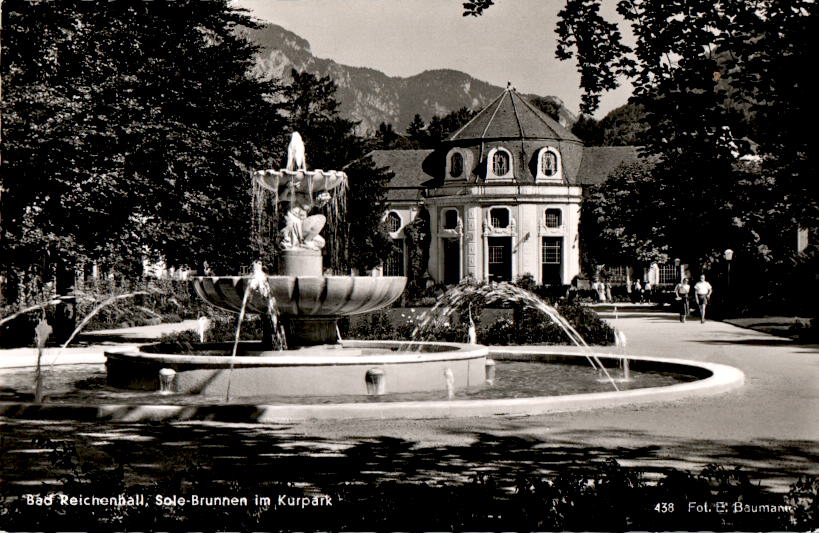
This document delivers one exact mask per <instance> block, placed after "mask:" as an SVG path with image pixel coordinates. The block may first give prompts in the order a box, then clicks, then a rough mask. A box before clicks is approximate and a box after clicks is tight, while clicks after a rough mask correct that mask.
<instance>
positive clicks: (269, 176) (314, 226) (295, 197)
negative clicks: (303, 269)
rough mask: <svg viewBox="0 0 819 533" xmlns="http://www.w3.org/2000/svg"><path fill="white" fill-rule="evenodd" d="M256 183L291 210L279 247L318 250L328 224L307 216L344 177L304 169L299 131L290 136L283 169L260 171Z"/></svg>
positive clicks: (342, 174) (303, 154)
mask: <svg viewBox="0 0 819 533" xmlns="http://www.w3.org/2000/svg"><path fill="white" fill-rule="evenodd" d="M256 180H257V182H258V183H260V184H261V185H262V186H263V187H265V188H267V189H269V190H272V191H274V193H275V194H276V202H277V203H278V202H279V201H287V202H289V203H290V208H289V210H288V211H287V215H286V216H285V227H284V228H283V229H282V230H281V232H280V233H281V235H282V246H283V247H284V248H285V249H286V250H290V249H298V248H301V249H308V250H321V249H322V248H323V247H324V244H325V241H324V238H323V237H322V236H321V235H319V233H320V232H321V230H322V228H324V225H325V224H326V222H327V218H326V217H325V216H324V215H311V216H308V213H309V212H310V210H311V209H312V208H314V207H323V206H325V205H326V204H327V203H328V202H329V201H330V200H331V199H332V196H331V194H330V191H332V190H334V189H336V188H339V187H343V186H346V184H347V175H346V174H345V173H344V172H339V171H335V170H330V171H323V170H307V158H306V156H305V149H304V141H303V140H302V138H301V135H299V133H298V132H295V131H294V132H293V133H292V134H291V135H290V144H289V145H288V146H287V165H286V167H285V168H284V169H282V170H262V171H258V172H257V173H256Z"/></svg>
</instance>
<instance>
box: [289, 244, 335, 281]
mask: <svg viewBox="0 0 819 533" xmlns="http://www.w3.org/2000/svg"><path fill="white" fill-rule="evenodd" d="M323 273H324V268H323V263H322V259H321V250H309V249H307V248H290V249H288V250H282V252H281V255H280V256H279V274H281V275H282V276H316V277H320V276H321V275H322V274H323Z"/></svg>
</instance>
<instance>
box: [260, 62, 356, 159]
mask: <svg viewBox="0 0 819 533" xmlns="http://www.w3.org/2000/svg"><path fill="white" fill-rule="evenodd" d="M290 75H291V78H292V80H293V81H292V82H291V83H290V84H289V85H287V86H286V87H285V88H284V91H283V97H284V103H283V106H282V113H283V115H284V117H285V120H286V123H287V126H286V127H285V128H284V129H283V131H282V135H281V137H280V140H279V142H280V143H282V145H283V146H286V145H287V143H288V140H289V133H290V132H291V131H298V132H299V133H300V134H301V136H302V138H303V139H304V145H305V148H306V151H307V165H308V166H309V168H313V169H340V168H341V167H343V166H344V165H346V164H347V163H349V162H350V161H353V160H355V159H358V158H359V157H361V156H362V154H363V153H364V152H365V145H364V140H363V139H361V138H360V137H358V136H357V135H356V134H355V127H356V125H357V123H356V122H353V121H352V120H348V119H345V118H342V117H341V115H339V107H340V105H341V104H340V103H339V101H338V100H337V99H336V91H337V90H338V87H337V86H336V84H335V82H334V81H333V80H332V79H331V78H330V77H329V76H324V77H318V76H316V75H314V74H311V73H309V72H298V71H297V70H295V69H293V70H292V71H291V74H290ZM281 163H282V164H283V163H284V161H283V160H282V161H281ZM274 166H275V165H274Z"/></svg>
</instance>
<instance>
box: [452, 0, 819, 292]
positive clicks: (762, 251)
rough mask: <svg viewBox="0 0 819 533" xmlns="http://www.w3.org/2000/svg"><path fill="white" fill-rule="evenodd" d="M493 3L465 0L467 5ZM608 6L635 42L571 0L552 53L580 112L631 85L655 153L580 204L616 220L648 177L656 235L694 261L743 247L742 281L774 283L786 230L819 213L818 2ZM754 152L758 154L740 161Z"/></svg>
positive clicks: (757, 286)
mask: <svg viewBox="0 0 819 533" xmlns="http://www.w3.org/2000/svg"><path fill="white" fill-rule="evenodd" d="M492 4H493V2H492V1H491V0H478V1H474V2H469V3H467V4H465V9H466V11H465V15H479V14H481V13H482V12H483V11H484V10H485V9H487V8H489V7H491V6H492ZM617 6H618V12H619V14H620V15H621V16H622V17H623V18H624V20H625V21H626V23H627V24H629V25H630V26H631V30H632V32H633V34H634V36H635V43H634V44H633V45H631V46H629V45H626V44H624V42H623V39H622V36H621V33H620V31H619V27H618V24H617V22H611V21H607V20H605V19H604V18H603V17H602V16H601V15H600V9H599V8H600V0H569V1H567V3H566V6H565V8H564V9H563V10H562V11H561V12H560V15H559V21H558V23H557V27H556V31H557V34H558V39H559V43H558V48H557V56H558V57H559V58H561V59H569V58H571V57H576V59H577V63H578V70H579V72H580V75H581V76H580V84H581V87H582V88H583V89H584V96H583V103H582V106H581V107H582V111H583V112H585V113H591V112H592V111H593V110H594V109H595V108H596V107H597V104H598V102H599V97H600V94H602V92H604V91H606V90H609V89H613V88H615V87H616V86H617V85H618V79H619V78H627V79H628V80H629V81H630V82H631V83H632V84H633V86H634V87H635V91H634V96H633V97H632V103H634V104H636V105H639V106H641V107H642V110H643V112H644V113H645V122H646V124H647V127H646V129H645V130H644V131H642V132H639V134H638V136H637V138H638V142H639V144H640V145H641V146H642V147H643V155H645V156H650V157H652V158H653V160H654V161H656V163H657V164H656V165H655V167H654V168H653V170H652V171H651V173H650V179H651V180H653V181H654V183H648V182H641V183H640V184H638V185H637V186H636V187H635V186H634V185H633V184H628V183H626V182H625V181H623V180H615V181H614V182H613V183H612V184H611V187H616V186H617V184H625V185H626V186H627V187H630V188H631V190H632V191H633V192H631V193H629V192H628V189H620V190H609V191H607V193H608V194H607V196H615V197H618V198H619V199H620V200H621V203H620V204H619V205H614V204H612V203H606V202H603V203H597V204H596V205H592V206H589V209H588V210H587V211H589V212H597V213H598V215H600V217H602V220H603V221H604V222H605V221H607V220H609V221H614V220H616V219H617V216H615V213H616V211H615V210H616V209H622V208H623V205H622V203H623V202H625V203H629V204H631V205H632V206H633V207H636V206H638V205H639V204H640V201H641V200H640V198H639V195H641V194H643V190H644V189H649V190H654V191H655V193H656V195H657V197H656V198H655V199H654V200H655V202H657V203H659V204H662V205H664V206H666V207H668V210H667V211H665V213H666V217H665V219H658V220H656V221H655V222H654V223H652V226H657V227H658V231H653V232H652V235H653V239H654V242H657V243H661V244H662V245H663V247H665V248H668V249H673V253H674V254H675V256H676V255H678V254H679V256H681V258H682V259H683V260H684V261H685V262H688V263H690V264H694V265H697V266H700V267H702V268H704V269H708V268H712V267H713V268H719V259H718V258H719V257H720V256H721V255H722V251H723V250H724V249H726V248H732V249H734V250H735V251H736V250H741V253H740V254H738V255H737V257H736V260H735V263H736V262H738V261H742V262H743V263H744V264H745V265H748V267H747V271H749V272H754V274H756V275H758V276H760V279H761V280H763V283H759V282H757V283H750V284H749V286H750V287H753V290H758V291H759V292H760V294H763V293H764V292H765V291H770V290H771V286H770V285H768V286H767V287H766V286H765V285H766V283H768V282H769V281H771V280H773V279H776V278H782V277H783V276H785V275H787V272H788V271H789V270H790V269H792V268H793V264H794V261H796V260H797V259H798V258H796V257H795V256H796V250H795V246H794V245H793V240H794V239H793V234H794V232H795V231H796V229H797V228H798V227H800V226H802V227H808V228H815V227H817V225H819V223H817V219H819V216H817V215H818V214H819V206H817V200H816V195H815V193H811V185H810V184H811V179H812V177H813V176H815V175H816V171H817V169H816V156H815V154H816V150H815V142H814V141H813V138H814V136H813V135H812V132H811V131H810V129H811V128H812V127H813V124H814V123H815V121H816V118H817V113H816V109H817V105H816V99H815V97H814V96H813V95H812V94H810V89H809V87H811V83H812V82H811V81H810V80H809V78H808V77H809V76H810V75H811V74H810V69H809V68H806V67H805V66H806V65H811V64H814V63H815V62H816V57H815V48H816V47H811V46H806V45H805V43H809V42H813V41H814V40H815V36H816V35H817V29H819V27H817V26H819V25H818V24H817V21H819V17H817V10H818V9H819V8H818V7H817V5H816V3H815V2H811V1H805V0H795V1H792V2H774V1H763V2H748V1H746V0H729V1H726V2H716V3H715V2H708V1H705V0H620V1H619V2H618V4H617ZM749 140H750V141H752V142H749ZM754 157H757V158H759V162H758V163H757V164H753V163H751V162H749V161H748V158H754ZM642 176H643V177H644V178H646V179H647V178H648V176H647V175H646V174H645V173H642ZM621 193H622V194H621ZM601 210H603V211H601ZM606 210H608V211H606ZM618 228H619V229H621V230H622V231H623V232H624V233H623V237H622V238H623V239H625V240H628V239H634V238H636V237H637V236H638V235H639V232H637V231H636V230H633V225H624V226H622V227H619V226H611V227H609V228H608V229H609V230H611V231H612V232H614V231H617V230H618ZM632 231H633V233H630V232H632ZM789 235H790V237H789ZM740 258H741V259H740Z"/></svg>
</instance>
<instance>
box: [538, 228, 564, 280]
mask: <svg viewBox="0 0 819 533" xmlns="http://www.w3.org/2000/svg"><path fill="white" fill-rule="evenodd" d="M562 255H563V238H562V237H543V241H542V242H541V245H540V266H541V278H540V279H541V283H543V284H544V285H560V284H561V283H563V279H562V276H561V270H562V265H561V260H562Z"/></svg>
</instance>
